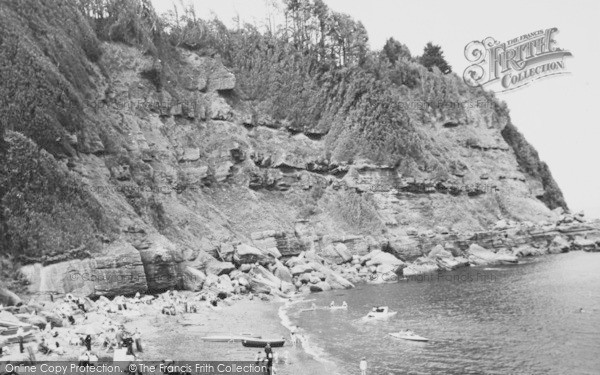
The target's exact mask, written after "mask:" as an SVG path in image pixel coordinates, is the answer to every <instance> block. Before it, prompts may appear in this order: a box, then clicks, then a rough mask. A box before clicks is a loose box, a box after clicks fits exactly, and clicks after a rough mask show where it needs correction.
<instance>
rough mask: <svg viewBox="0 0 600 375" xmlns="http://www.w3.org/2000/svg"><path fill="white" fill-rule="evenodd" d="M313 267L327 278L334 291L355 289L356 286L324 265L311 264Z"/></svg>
mask: <svg viewBox="0 0 600 375" xmlns="http://www.w3.org/2000/svg"><path fill="white" fill-rule="evenodd" d="M311 265H312V267H313V268H314V269H315V270H317V271H319V272H320V273H321V274H323V275H324V276H325V281H327V283H328V284H329V285H330V286H331V287H332V288H333V289H350V288H354V284H352V283H351V282H350V281H348V280H346V279H345V278H344V277H343V276H342V275H341V274H340V273H339V272H336V271H334V270H332V269H331V268H329V267H326V266H324V265H322V264H318V263H311Z"/></svg>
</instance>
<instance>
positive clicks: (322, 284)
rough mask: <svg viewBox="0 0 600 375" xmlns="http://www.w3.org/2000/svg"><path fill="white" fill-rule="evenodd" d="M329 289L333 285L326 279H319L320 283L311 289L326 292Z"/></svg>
mask: <svg viewBox="0 0 600 375" xmlns="http://www.w3.org/2000/svg"><path fill="white" fill-rule="evenodd" d="M328 290H331V285H329V284H328V283H327V282H325V281H319V282H318V283H316V284H313V285H311V286H310V291H311V292H313V293H318V292H326V291H328Z"/></svg>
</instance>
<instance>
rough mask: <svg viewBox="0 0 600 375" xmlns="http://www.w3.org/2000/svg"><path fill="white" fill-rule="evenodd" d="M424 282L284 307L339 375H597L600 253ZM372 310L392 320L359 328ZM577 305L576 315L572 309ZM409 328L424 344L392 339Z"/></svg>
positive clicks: (355, 291)
mask: <svg viewBox="0 0 600 375" xmlns="http://www.w3.org/2000/svg"><path fill="white" fill-rule="evenodd" d="M439 276H440V278H439V279H438V276H437V275H434V276H433V277H431V278H430V279H429V280H423V279H422V280H417V279H413V280H410V281H401V282H399V283H397V284H384V285H362V286H359V287H358V288H356V289H353V290H348V291H343V292H340V291H334V292H328V293H321V294H318V295H311V296H310V297H309V298H310V299H314V302H315V303H316V304H317V306H326V305H328V304H329V303H330V302H331V301H332V300H335V301H336V303H337V304H340V303H341V302H342V301H343V300H345V301H347V302H348V304H349V306H350V308H349V310H348V311H343V310H341V311H327V310H317V311H314V312H300V311H299V310H300V309H301V308H306V307H308V305H309V304H310V302H307V303H300V304H296V305H293V306H292V307H290V308H289V310H288V315H289V317H290V319H291V321H292V322H294V323H297V324H298V325H299V326H300V327H301V329H303V330H305V331H306V332H307V333H308V337H309V341H310V342H311V343H312V344H314V345H315V346H317V347H318V348H320V349H322V350H323V356H324V357H325V358H326V359H328V360H331V361H334V362H335V363H336V364H338V366H339V368H340V373H342V374H358V373H360V372H359V370H358V362H359V360H360V358H361V357H363V356H365V357H367V360H368V363H369V369H370V370H369V372H368V373H369V375H372V374H482V373H485V374H600V253H584V252H574V253H568V254H559V255H551V256H545V257H539V258H534V259H531V260H525V261H524V262H522V263H521V264H519V265H512V266H501V267H492V268H464V269H460V270H456V271H453V272H446V273H443V274H440V275H439ZM373 305H388V306H389V307H390V310H393V311H398V314H397V315H396V316H394V317H391V318H390V319H389V320H388V321H382V322H377V323H361V322H359V321H358V319H360V317H362V316H364V315H366V314H367V312H368V311H369V309H370V308H371V307H372V306H373ZM580 308H583V309H584V311H583V313H580V312H579V309H580ZM404 328H410V329H412V330H413V331H414V332H415V333H417V334H419V335H421V336H425V337H428V338H429V339H430V340H431V341H430V342H428V343H417V342H410V341H404V340H397V339H394V338H392V337H390V336H389V335H388V333H389V332H394V331H398V330H400V329H404Z"/></svg>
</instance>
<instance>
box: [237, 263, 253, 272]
mask: <svg viewBox="0 0 600 375" xmlns="http://www.w3.org/2000/svg"><path fill="white" fill-rule="evenodd" d="M251 269H252V265H251V264H242V265H241V266H240V271H242V272H250V270H251Z"/></svg>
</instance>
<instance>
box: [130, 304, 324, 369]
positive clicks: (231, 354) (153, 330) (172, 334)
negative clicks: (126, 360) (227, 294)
mask: <svg viewBox="0 0 600 375" xmlns="http://www.w3.org/2000/svg"><path fill="white" fill-rule="evenodd" d="M228 302H229V301H228ZM282 305H283V302H274V301H262V300H260V299H258V298H255V299H253V300H250V299H248V298H247V297H244V298H241V299H240V300H238V301H233V302H232V303H231V304H228V303H223V304H221V306H222V309H221V310H219V311H215V310H212V309H210V308H203V309H201V310H200V311H199V312H198V313H190V314H181V315H175V316H170V315H162V314H145V315H143V316H142V317H140V318H137V319H135V320H131V321H128V322H126V323H125V326H126V328H128V329H129V330H133V329H135V328H138V329H139V330H140V331H141V332H142V334H143V340H144V353H143V354H142V356H141V358H142V359H147V360H157V359H163V358H170V359H174V360H178V359H180V360H188V361H200V360H201V361H252V360H254V359H255V357H256V354H257V352H258V351H259V350H260V351H261V352H262V353H263V354H264V351H263V350H262V349H257V348H246V347H243V346H242V344H241V343H239V342H236V343H223V342H205V341H203V340H202V339H201V337H203V336H208V335H217V334H242V333H243V334H246V333H249V334H254V335H261V336H262V337H263V338H281V337H283V338H285V339H286V340H287V341H286V344H285V346H284V347H283V348H274V352H275V353H277V354H278V355H279V357H280V358H281V359H283V357H285V356H287V357H288V363H287V364H284V363H278V364H276V368H277V373H278V374H284V375H304V374H306V375H309V374H333V373H335V366H334V365H333V364H331V363H324V362H320V361H317V360H315V359H314V358H312V357H311V356H309V355H307V354H306V353H305V352H304V351H303V350H302V348H301V346H300V345H298V346H297V347H296V348H294V347H292V345H291V344H290V342H289V337H290V335H289V330H288V329H287V328H286V327H284V326H283V325H282V324H281V321H280V317H279V308H280V307H281V306H282ZM281 362H283V361H281Z"/></svg>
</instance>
